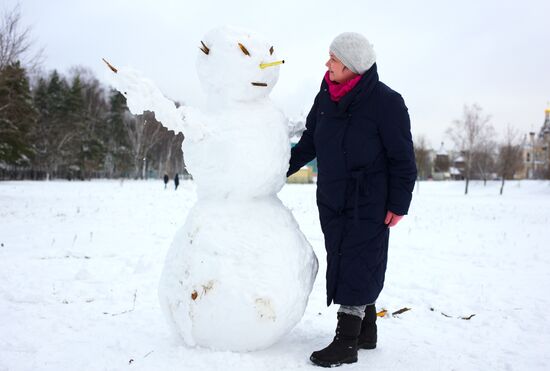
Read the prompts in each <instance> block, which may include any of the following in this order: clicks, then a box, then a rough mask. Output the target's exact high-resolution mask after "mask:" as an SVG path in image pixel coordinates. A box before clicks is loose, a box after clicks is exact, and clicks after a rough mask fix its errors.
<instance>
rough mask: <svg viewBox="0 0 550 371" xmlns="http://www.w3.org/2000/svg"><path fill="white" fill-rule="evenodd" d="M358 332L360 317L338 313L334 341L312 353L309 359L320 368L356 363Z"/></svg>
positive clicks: (359, 329)
mask: <svg viewBox="0 0 550 371" xmlns="http://www.w3.org/2000/svg"><path fill="white" fill-rule="evenodd" d="M360 331H361V318H360V317H357V316H353V315H351V314H347V313H338V325H337V326H336V336H334V340H333V341H332V343H330V344H329V346H328V347H326V348H325V349H323V350H319V351H317V352H313V354H312V355H311V357H309V359H310V360H311V362H313V363H315V364H316V365H318V366H322V367H336V366H340V365H341V364H342V363H355V362H357V336H358V335H359V332H360Z"/></svg>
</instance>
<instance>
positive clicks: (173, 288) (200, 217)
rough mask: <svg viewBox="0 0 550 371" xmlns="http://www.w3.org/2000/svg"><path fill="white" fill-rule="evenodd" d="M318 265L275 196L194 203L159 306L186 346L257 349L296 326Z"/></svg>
mask: <svg viewBox="0 0 550 371" xmlns="http://www.w3.org/2000/svg"><path fill="white" fill-rule="evenodd" d="M317 267H318V264H317V258H316V257H315V254H314V252H313V250H312V248H311V246H310V245H309V243H308V242H307V240H306V239H305V237H304V236H303V234H302V232H301V231H300V230H299V227H298V224H297V223H296V221H295V220H294V217H293V216H292V214H291V213H290V211H289V210H288V209H287V208H286V207H285V206H284V205H283V204H282V203H281V201H280V200H279V199H278V198H277V197H270V198H265V199H261V200H253V201H240V202H227V201H224V202H223V207H221V206H220V203H219V202H218V201H199V202H198V203H197V204H196V205H195V206H194V208H193V209H192V210H191V211H190V213H189V216H188V218H187V221H186V223H185V225H184V226H183V227H182V229H181V230H180V231H179V232H178V234H177V235H176V237H175V239H174V241H173V244H172V247H171V249H170V251H169V253H168V256H167V258H166V264H165V268H164V271H163V274H162V278H161V283H160V287H159V296H160V301H161V306H162V309H163V311H164V314H165V315H166V317H167V320H168V322H169V324H170V326H171V327H172V328H173V329H174V330H175V332H177V333H178V334H179V335H180V336H181V337H182V338H183V340H184V341H185V343H186V344H188V345H191V346H193V345H200V346H204V347H209V348H213V349H218V350H232V351H250V350H256V349H262V348H266V347H268V346H270V345H272V344H273V343H275V342H276V341H277V340H279V339H280V338H281V337H282V336H283V335H285V334H286V333H288V332H289V331H290V330H291V329H292V328H293V327H294V326H295V325H296V324H297V323H298V321H299V320H300V318H301V317H302V315H303V313H304V310H305V307H306V304H307V300H308V296H309V294H310V292H311V288H312V285H313V281H314V279H315V275H316V273H317Z"/></svg>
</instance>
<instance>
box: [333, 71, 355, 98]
mask: <svg viewBox="0 0 550 371" xmlns="http://www.w3.org/2000/svg"><path fill="white" fill-rule="evenodd" d="M328 76H329V74H328V71H327V73H325V81H326V82H327V84H328V91H329V93H330V99H332V100H333V101H334V102H338V101H339V100H340V99H342V97H343V96H344V95H346V94H347V93H349V92H350V91H351V89H353V88H354V87H355V85H357V83H358V82H359V80H361V77H362V76H361V75H357V76H355V77H354V78H353V79H351V80H348V81H346V82H344V83H343V84H338V83H337V82H334V81H330V78H329V77H328Z"/></svg>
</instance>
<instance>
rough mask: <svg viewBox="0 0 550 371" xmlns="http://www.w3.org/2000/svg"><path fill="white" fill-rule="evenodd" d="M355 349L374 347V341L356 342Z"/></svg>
mask: <svg viewBox="0 0 550 371" xmlns="http://www.w3.org/2000/svg"><path fill="white" fill-rule="evenodd" d="M357 349H376V343H363V344H358V345H357Z"/></svg>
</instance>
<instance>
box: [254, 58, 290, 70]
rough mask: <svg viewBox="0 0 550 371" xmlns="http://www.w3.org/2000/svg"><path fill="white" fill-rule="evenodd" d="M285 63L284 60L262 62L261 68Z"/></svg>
mask: <svg viewBox="0 0 550 371" xmlns="http://www.w3.org/2000/svg"><path fill="white" fill-rule="evenodd" d="M283 63H285V61H284V60H282V61H275V62H271V63H260V68H261V69H262V70H263V69H264V68H267V67H273V66H278V65H280V64H283Z"/></svg>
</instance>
